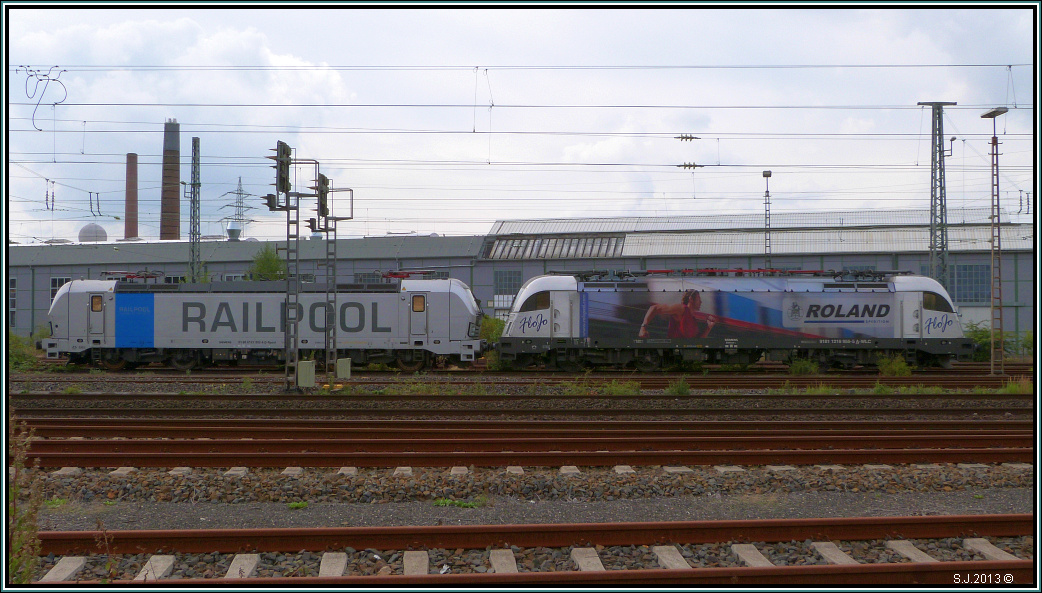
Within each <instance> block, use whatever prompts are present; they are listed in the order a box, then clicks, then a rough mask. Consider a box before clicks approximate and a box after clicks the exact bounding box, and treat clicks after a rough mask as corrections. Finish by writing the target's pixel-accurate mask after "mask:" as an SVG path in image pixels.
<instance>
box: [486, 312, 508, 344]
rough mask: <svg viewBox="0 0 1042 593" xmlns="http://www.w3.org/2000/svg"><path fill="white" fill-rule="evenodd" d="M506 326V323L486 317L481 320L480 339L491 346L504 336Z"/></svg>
mask: <svg viewBox="0 0 1042 593" xmlns="http://www.w3.org/2000/svg"><path fill="white" fill-rule="evenodd" d="M506 326H507V322H506V321H503V320H502V319H496V318H495V317H489V316H488V315H485V316H483V317H482V318H481V332H480V334H479V337H480V338H481V339H482V340H485V341H487V342H488V343H489V344H491V343H493V342H498V341H499V337H500V336H502V335H503V329H504V328H506Z"/></svg>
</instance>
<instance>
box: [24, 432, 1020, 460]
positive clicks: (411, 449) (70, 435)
mask: <svg viewBox="0 0 1042 593" xmlns="http://www.w3.org/2000/svg"><path fill="white" fill-rule="evenodd" d="M29 424H30V425H31V426H33V427H34V428H35V429H39V430H40V433H39V434H37V438H36V439H34V440H33V441H32V442H31V446H30V448H29V451H28V455H29V459H30V460H31V461H32V462H34V463H38V464H39V466H40V467H66V466H75V467H119V466H133V467H150V468H156V467H175V466H194V467H239V466H241V467H291V466H299V467H397V466H418V467H453V466H464V467H466V466H477V467H495V466H512V465H514V466H524V465H528V466H554V465H557V466H560V465H576V466H578V465H584V466H611V465H617V464H632V465H644V466H647V465H677V464H691V465H726V464H744V465H764V464H771V463H792V464H800V465H809V464H815V463H843V464H866V463H965V462H976V463H984V462H990V463H1002V462H1029V461H1032V460H1033V458H1034V448H1033V447H1034V433H1033V431H1032V430H1031V429H1027V428H1024V427H1023V426H1022V427H1021V428H1019V429H1018V428H1012V427H1010V426H1009V425H1006V424H1003V423H993V424H995V425H996V426H995V427H994V428H991V429H987V428H980V427H978V428H970V429H966V428H962V429H951V428H950V427H947V426H942V427H940V428H936V429H929V428H927V427H925V426H923V425H920V428H919V429H917V430H913V431H904V432H900V433H899V432H897V431H895V429H894V428H893V427H892V426H889V425H887V426H885V427H880V426H879V425H878V424H877V425H876V426H875V427H873V428H871V429H864V428H862V429H860V430H857V431H856V433H855V434H847V432H846V430H845V429H839V430H821V429H813V428H808V427H803V428H791V429H788V430H779V429H771V430H767V431H757V430H756V429H748V428H746V429H738V430H729V429H725V428H715V427H713V424H712V423H692V424H689V425H687V426H683V427H682V428H674V430H672V431H670V432H663V428H662V427H661V426H657V425H656V424H655V423H648V424H645V425H643V426H639V427H638V426H631V427H629V428H627V429H619V428H607V427H606V425H602V426H598V427H593V428H587V427H586V426H584V423H576V424H573V425H571V426H567V427H564V428H556V429H546V428H544V429H543V430H542V432H541V433H538V434H537V433H536V431H535V430H526V426H515V427H513V428H512V429H510V430H509V431H504V430H502V429H501V428H499V427H498V426H499V425H498V424H495V425H485V424H484V423H482V422H481V421H477V420H475V421H472V422H470V423H468V424H466V425H461V426H460V427H459V428H457V429H455V430H453V431H451V432H448V431H445V430H437V429H431V428H427V427H425V426H424V425H422V424H421V425H418V426H414V427H409V428H406V427H404V426H402V425H401V424H400V423H396V424H397V430H388V429H387V427H383V429H377V430H373V429H372V428H371V427H369V426H353V425H350V424H343V425H340V426H339V427H337V428H336V429H335V433H334V432H333V430H327V431H325V432H326V434H323V435H321V436H317V435H316V434H314V432H311V433H304V434H301V433H300V431H299V427H298V430H297V431H295V432H293V433H291V434H287V433H286V432H284V431H283V432H281V433H279V434H267V435H265V434H263V433H262V432H260V431H258V430H257V427H256V426H255V425H252V424H245V425H241V426H239V427H209V426H206V425H203V424H199V425H197V426H194V427H191V426H187V425H169V424H164V425H160V426H155V427H153V426H152V425H150V423H149V422H148V421H141V422H138V423H137V426H136V427H132V426H119V427H112V428H106V427H105V426H104V425H102V426H92V425H84V424H80V425H78V426H69V425H66V426H62V425H60V424H50V425H48V424H45V423H42V422H40V421H39V420H30V421H29ZM532 426H533V427H535V426H538V424H533V425H532ZM236 429H237V430H236ZM775 430H778V432H775ZM710 431H712V434H709V432H710ZM59 433H60V434H62V435H64V437H63V438H57V434H59ZM222 433H223V434H222ZM45 435H46V437H45ZM192 435H195V436H194V438H193V436H192ZM128 437H129V438H128Z"/></svg>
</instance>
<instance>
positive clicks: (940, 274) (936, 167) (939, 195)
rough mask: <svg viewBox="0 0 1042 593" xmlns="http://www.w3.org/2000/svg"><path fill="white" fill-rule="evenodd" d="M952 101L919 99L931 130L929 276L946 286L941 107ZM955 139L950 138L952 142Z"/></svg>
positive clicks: (946, 244)
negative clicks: (930, 115)
mask: <svg viewBox="0 0 1042 593" xmlns="http://www.w3.org/2000/svg"><path fill="white" fill-rule="evenodd" d="M955 104H956V103H955V102H952V101H933V102H927V101H920V102H919V105H929V106H930V107H931V108H932V110H933V132H932V138H933V142H932V146H933V150H931V157H930V275H931V276H932V277H933V279H934V280H936V281H938V282H940V283H941V286H944V287H945V288H946V289H947V288H948V205H947V199H946V196H945V183H944V157H945V156H948V155H950V154H951V153H950V151H949V152H948V153H947V154H946V152H945V150H944V122H943V115H944V106H945V105H955ZM954 141H955V138H954V137H953V138H952V142H954Z"/></svg>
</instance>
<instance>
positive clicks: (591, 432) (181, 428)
mask: <svg viewBox="0 0 1042 593" xmlns="http://www.w3.org/2000/svg"><path fill="white" fill-rule="evenodd" d="M48 420H50V421H51V422H38V421H36V420H35V419H29V420H28V421H27V422H26V425H27V426H28V427H30V428H32V429H33V434H34V436H36V437H37V438H39V439H57V438H70V437H83V438H95V439H96V438H114V437H121V438H163V439H184V438H209V439H234V438H240V439H241V438H252V439H343V438H365V439H399V438H414V439H415V438H439V437H442V438H450V437H451V438H464V437H470V438H476V437H489V436H493V437H498V438H544V439H545V438H555V437H561V436H570V437H574V436H577V435H579V434H582V435H583V436H586V437H598V438H618V439H622V438H632V437H634V436H637V435H649V436H652V437H672V438H679V437H689V436H691V435H693V434H697V435H698V436H702V437H713V436H726V437H731V438H743V437H762V436H768V435H769V436H775V437H778V436H800V437H811V436H818V437H820V438H827V437H829V436H832V435H843V436H847V437H860V436H865V437H878V436H880V435H882V434H886V435H892V436H930V435H937V434H939V433H952V434H954V433H961V434H958V435H955V436H963V435H975V436H997V435H1013V436H1017V437H1022V436H1024V435H1032V434H1034V430H1033V428H1034V425H1033V423H1031V422H1028V421H1023V422H994V423H987V422H986V421H981V422H976V423H961V424H958V425H956V423H940V422H938V423H937V425H936V426H934V423H924V422H915V423H904V426H893V425H892V423H886V424H885V425H882V426H876V427H873V428H859V425H861V424H865V423H849V424H850V427H849V428H848V427H847V426H845V425H844V423H839V422H837V423H833V426H829V427H824V426H822V427H813V426H811V427H806V428H781V427H778V426H775V424H777V423H763V424H760V425H758V426H756V427H750V426H746V427H729V426H733V425H735V424H738V423H727V422H722V421H719V422H716V423H713V422H698V423H690V425H688V426H686V427H683V428H679V427H677V428H669V427H659V426H658V425H656V424H654V423H643V424H640V425H636V423H626V424H633V425H634V426H632V427H630V428H626V427H618V428H615V427H606V426H589V425H588V424H591V423H573V424H572V425H566V426H564V427H558V428H554V427H547V426H544V424H546V423H539V422H525V421H518V422H516V423H512V425H510V426H500V424H501V423H498V422H493V423H486V422H482V421H480V420H472V421H469V422H459V423H456V425H455V426H454V427H430V428H427V427H422V426H409V425H406V426H403V425H402V423H400V422H392V423H389V424H390V425H388V426H373V425H363V424H361V423H359V424H358V425H345V426H341V427H336V426H332V425H330V426H313V425H310V424H308V425H300V424H299V423H297V425H295V426H294V425H288V424H286V425H280V426H271V425H270V423H264V424H259V423H255V422H250V421H226V422H222V423H217V422H213V421H198V419H196V420H197V422H194V423H193V422H191V421H190V420H186V421H181V422H177V421H162V420H160V421H156V422H153V421H150V420H147V419H146V420H141V421H140V424H136V425H131V423H132V422H133V420H131V421H126V420H124V421H121V422H120V423H118V424H116V425H113V424H102V423H101V422H102V421H100V420H96V419H84V418H75V419H69V420H70V422H69V423H59V422H58V421H57V420H58V419H48ZM76 420H81V421H85V422H75V421H76ZM667 422H668V421H667ZM597 424H604V423H597ZM619 424H623V423H622V422H619ZM714 424H721V425H724V424H726V425H728V426H721V427H719V428H718V427H715V426H714ZM876 424H883V423H876ZM986 424H993V425H994V427H993V428H991V427H988V426H986ZM908 425H911V426H908Z"/></svg>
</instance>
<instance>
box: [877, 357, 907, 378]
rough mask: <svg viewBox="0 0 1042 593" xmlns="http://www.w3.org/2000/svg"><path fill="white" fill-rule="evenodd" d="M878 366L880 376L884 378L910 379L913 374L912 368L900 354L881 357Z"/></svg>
mask: <svg viewBox="0 0 1042 593" xmlns="http://www.w3.org/2000/svg"><path fill="white" fill-rule="evenodd" d="M876 366H878V367H879V374H880V375H883V376H884V377H908V376H911V374H912V367H910V366H908V363H907V362H905V359H904V357H903V356H901V355H900V354H894V355H891V356H880V357H879V359H878V360H877V361H876Z"/></svg>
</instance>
